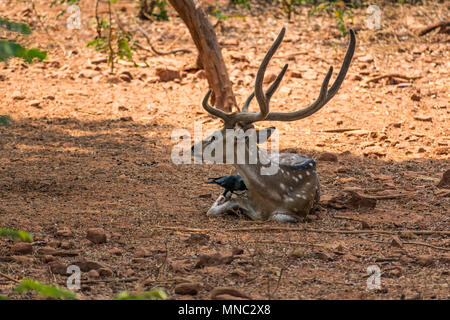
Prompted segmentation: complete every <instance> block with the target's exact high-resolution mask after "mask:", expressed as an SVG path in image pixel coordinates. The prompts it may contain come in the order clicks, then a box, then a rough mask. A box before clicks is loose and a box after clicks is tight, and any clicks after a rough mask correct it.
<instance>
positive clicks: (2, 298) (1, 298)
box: [0, 296, 9, 301]
mask: <svg viewBox="0 0 450 320" xmlns="http://www.w3.org/2000/svg"><path fill="white" fill-rule="evenodd" d="M1 300H9V299H8V297H4V296H0V301H1Z"/></svg>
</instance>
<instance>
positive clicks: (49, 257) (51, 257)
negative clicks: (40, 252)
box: [42, 255, 56, 263]
mask: <svg viewBox="0 0 450 320" xmlns="http://www.w3.org/2000/svg"><path fill="white" fill-rule="evenodd" d="M42 261H44V262H45V263H49V262H52V261H56V258H55V257H54V256H50V255H44V256H42Z"/></svg>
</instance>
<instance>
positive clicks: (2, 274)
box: [0, 272, 20, 283]
mask: <svg viewBox="0 0 450 320" xmlns="http://www.w3.org/2000/svg"><path fill="white" fill-rule="evenodd" d="M0 276H2V277H3V278H6V279H8V280H11V281H12V282H14V283H19V282H20V281H19V280H16V279H14V278H13V277H10V276H8V275H7V274H4V273H3V272H0Z"/></svg>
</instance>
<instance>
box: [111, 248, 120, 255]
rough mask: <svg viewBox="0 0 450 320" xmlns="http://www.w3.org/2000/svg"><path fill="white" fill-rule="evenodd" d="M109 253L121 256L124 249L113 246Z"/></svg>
mask: <svg viewBox="0 0 450 320" xmlns="http://www.w3.org/2000/svg"><path fill="white" fill-rule="evenodd" d="M108 253H109V254H112V255H115V256H121V255H122V254H123V252H122V250H120V249H118V248H113V249H111V250H109V251H108Z"/></svg>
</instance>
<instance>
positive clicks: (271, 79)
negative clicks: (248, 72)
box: [263, 73, 277, 84]
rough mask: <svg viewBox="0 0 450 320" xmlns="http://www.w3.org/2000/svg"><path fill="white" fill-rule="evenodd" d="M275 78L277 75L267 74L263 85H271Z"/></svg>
mask: <svg viewBox="0 0 450 320" xmlns="http://www.w3.org/2000/svg"><path fill="white" fill-rule="evenodd" d="M276 78H277V75H276V74H275V73H269V74H267V75H266V76H265V77H264V81H263V82H264V84H267V83H272V82H274V81H275V79H276Z"/></svg>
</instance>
